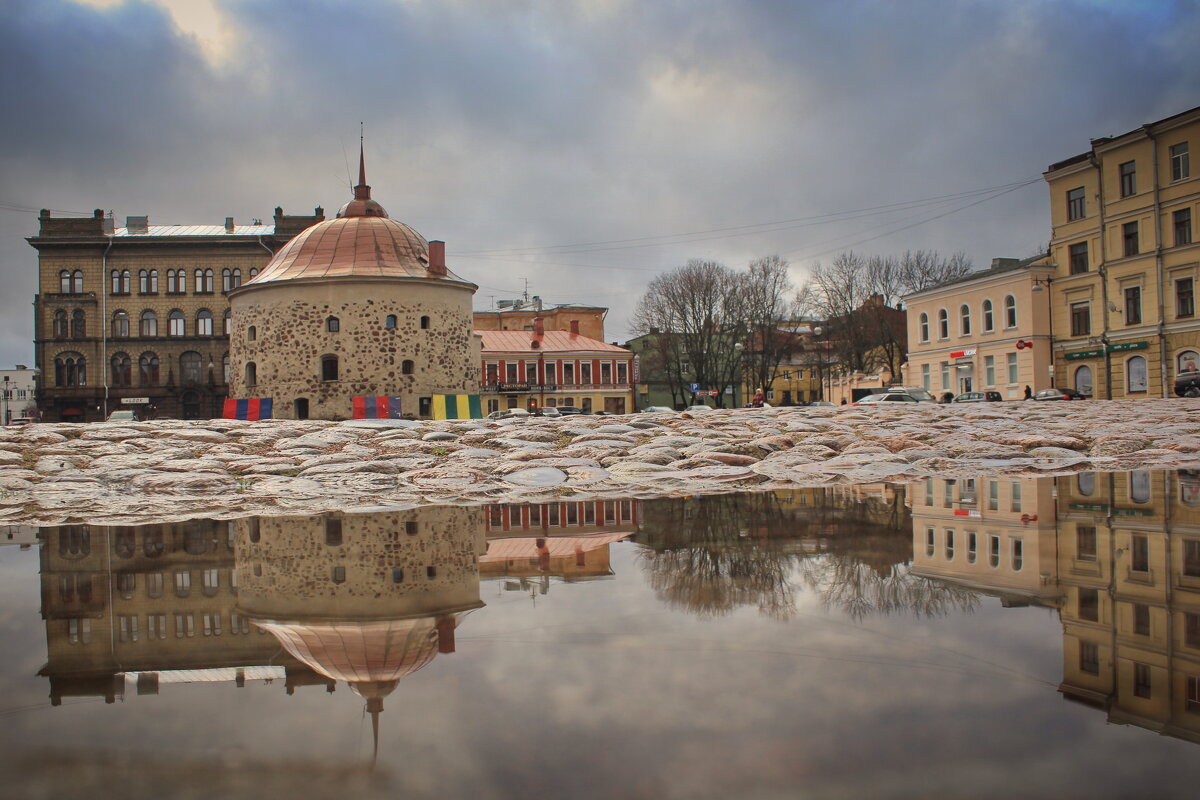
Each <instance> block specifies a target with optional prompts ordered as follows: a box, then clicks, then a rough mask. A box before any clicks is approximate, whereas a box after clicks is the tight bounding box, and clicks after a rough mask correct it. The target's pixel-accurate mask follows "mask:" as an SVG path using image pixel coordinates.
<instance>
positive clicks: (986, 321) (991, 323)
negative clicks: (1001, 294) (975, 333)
mask: <svg viewBox="0 0 1200 800" xmlns="http://www.w3.org/2000/svg"><path fill="white" fill-rule="evenodd" d="M993 316H994V315H993V314H992V301H991V300H984V301H983V332H984V333H991V332H992V331H994V330H995V329H996V323H995V320H994V319H993Z"/></svg>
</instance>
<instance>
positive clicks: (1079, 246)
mask: <svg viewBox="0 0 1200 800" xmlns="http://www.w3.org/2000/svg"><path fill="white" fill-rule="evenodd" d="M1067 251H1068V252H1069V253H1070V256H1069V259H1070V264H1071V274H1072V275H1079V274H1080V273H1083V272H1087V271H1088V247H1087V242H1076V243H1075V244H1073V245H1071V246H1070V247H1068V248H1067Z"/></svg>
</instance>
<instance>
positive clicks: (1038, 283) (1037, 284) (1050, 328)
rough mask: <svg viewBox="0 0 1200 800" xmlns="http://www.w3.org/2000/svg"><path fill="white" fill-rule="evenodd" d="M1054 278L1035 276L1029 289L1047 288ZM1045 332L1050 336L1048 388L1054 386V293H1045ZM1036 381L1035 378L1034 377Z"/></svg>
mask: <svg viewBox="0 0 1200 800" xmlns="http://www.w3.org/2000/svg"><path fill="white" fill-rule="evenodd" d="M1052 283H1054V278H1053V277H1051V276H1049V275H1047V276H1046V277H1044V278H1038V277H1035V278H1034V279H1033V287H1032V288H1031V289H1030V291H1033V292H1041V291H1043V290H1046V289H1049V288H1050V284H1052ZM1046 326H1047V328H1046V333H1047V334H1048V335H1049V336H1050V388H1051V389H1053V388H1054V295H1053V294H1052V293H1050V292H1047V293H1046ZM1034 380H1035V382H1036V378H1035V379H1034Z"/></svg>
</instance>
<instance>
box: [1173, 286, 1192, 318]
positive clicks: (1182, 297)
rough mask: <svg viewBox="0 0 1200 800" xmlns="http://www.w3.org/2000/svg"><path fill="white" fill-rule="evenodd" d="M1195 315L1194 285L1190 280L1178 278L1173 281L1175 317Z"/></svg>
mask: <svg viewBox="0 0 1200 800" xmlns="http://www.w3.org/2000/svg"><path fill="white" fill-rule="evenodd" d="M1195 313H1196V294H1195V283H1194V282H1193V280H1192V279H1191V278H1180V279H1179V280H1177V281H1175V316H1177V317H1190V316H1192V315H1194V314H1195Z"/></svg>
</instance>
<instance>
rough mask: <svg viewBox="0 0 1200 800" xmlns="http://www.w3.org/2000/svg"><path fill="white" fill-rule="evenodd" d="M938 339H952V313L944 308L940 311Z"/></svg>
mask: <svg viewBox="0 0 1200 800" xmlns="http://www.w3.org/2000/svg"><path fill="white" fill-rule="evenodd" d="M938 338H939V339H949V338H950V312H948V311H947V310H946V309H944V308H939V309H938Z"/></svg>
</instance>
